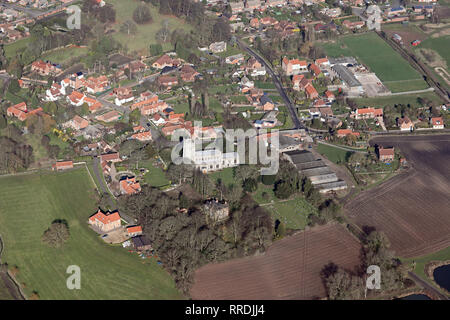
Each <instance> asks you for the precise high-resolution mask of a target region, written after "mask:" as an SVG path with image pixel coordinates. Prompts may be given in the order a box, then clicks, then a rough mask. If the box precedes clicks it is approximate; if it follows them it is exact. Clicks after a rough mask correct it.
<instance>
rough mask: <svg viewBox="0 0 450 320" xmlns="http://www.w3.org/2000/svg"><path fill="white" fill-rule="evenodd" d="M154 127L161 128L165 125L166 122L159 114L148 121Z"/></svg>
mask: <svg viewBox="0 0 450 320" xmlns="http://www.w3.org/2000/svg"><path fill="white" fill-rule="evenodd" d="M150 120H151V121H152V122H153V123H154V124H155V125H156V126H161V125H163V124H165V123H166V120H165V119H164V118H163V117H162V116H161V115H160V114H159V113H155V114H154V115H153V117H152V118H151V119H150Z"/></svg>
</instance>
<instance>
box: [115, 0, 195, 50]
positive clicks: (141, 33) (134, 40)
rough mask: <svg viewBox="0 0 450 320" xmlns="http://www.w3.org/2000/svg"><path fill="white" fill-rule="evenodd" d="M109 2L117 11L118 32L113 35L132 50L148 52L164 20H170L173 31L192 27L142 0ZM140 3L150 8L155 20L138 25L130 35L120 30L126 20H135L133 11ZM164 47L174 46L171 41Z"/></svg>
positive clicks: (116, 27)
mask: <svg viewBox="0 0 450 320" xmlns="http://www.w3.org/2000/svg"><path fill="white" fill-rule="evenodd" d="M108 3H110V4H112V5H113V6H114V9H115V10H116V12H117V15H116V23H115V29H116V30H117V32H116V33H115V34H114V36H113V37H114V38H115V39H116V40H117V41H119V42H121V43H122V44H123V45H126V46H127V47H128V49H129V50H131V51H139V50H144V51H145V52H148V48H149V45H150V44H151V43H156V38H155V36H156V33H157V32H158V30H160V29H161V27H162V22H163V21H164V20H167V21H169V29H170V31H171V32H172V31H174V30H175V29H179V28H181V29H184V30H185V31H189V30H190V28H191V26H190V25H189V24H188V23H186V22H184V21H183V20H181V19H178V18H175V17H173V16H163V15H160V14H159V12H158V9H157V8H155V7H153V6H152V5H149V4H145V3H144V2H141V1H135V0H108ZM140 4H142V5H146V6H147V7H148V8H149V9H150V14H151V16H152V18H153V22H152V23H148V24H144V25H136V26H137V32H136V34H134V35H128V34H126V33H122V32H120V31H119V29H120V26H121V25H122V24H123V23H124V22H125V21H127V20H131V21H133V19H132V16H133V11H134V9H136V8H137V7H138V6H139V5H140ZM163 49H164V50H172V49H173V47H172V45H171V44H170V43H168V44H164V45H163Z"/></svg>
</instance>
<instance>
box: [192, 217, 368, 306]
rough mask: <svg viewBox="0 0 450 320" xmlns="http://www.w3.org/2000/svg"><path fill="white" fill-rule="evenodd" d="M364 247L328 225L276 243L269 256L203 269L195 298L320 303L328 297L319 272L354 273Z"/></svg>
mask: <svg viewBox="0 0 450 320" xmlns="http://www.w3.org/2000/svg"><path fill="white" fill-rule="evenodd" d="M360 249H361V246H360V244H359V242H358V240H357V239H356V238H354V237H353V235H351V234H350V233H349V232H348V231H347V230H346V229H345V227H343V226H341V225H338V224H328V225H324V226H320V227H315V228H312V229H310V230H307V231H302V232H299V233H297V234H295V235H293V236H290V237H286V238H285V239H282V240H280V241H277V242H275V243H274V244H273V245H272V246H270V247H269V249H268V250H267V252H266V253H265V254H264V255H260V256H253V257H248V258H241V259H234V260H230V261H227V262H224V263H219V264H208V265H206V266H203V267H202V268H200V269H198V270H197V272H196V275H195V283H194V285H193V287H192V289H191V297H192V298H193V299H205V300H218V299H221V300H231V299H239V300H240V299H250V300H257V299H260V300H267V299H315V298H324V297H326V290H325V287H324V285H323V282H322V279H321V276H320V273H321V271H322V269H323V268H324V266H325V265H327V264H329V263H330V262H332V263H334V264H336V265H338V266H340V267H342V268H344V269H347V270H351V271H354V270H356V268H357V266H359V264H360Z"/></svg>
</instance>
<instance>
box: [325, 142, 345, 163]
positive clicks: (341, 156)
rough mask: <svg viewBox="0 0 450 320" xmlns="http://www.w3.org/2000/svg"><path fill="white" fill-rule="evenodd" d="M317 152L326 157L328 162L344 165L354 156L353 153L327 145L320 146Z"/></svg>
mask: <svg viewBox="0 0 450 320" xmlns="http://www.w3.org/2000/svg"><path fill="white" fill-rule="evenodd" d="M317 151H318V152H319V153H320V154H321V155H323V156H325V157H326V158H327V159H328V160H330V161H332V162H334V163H336V164H343V163H345V162H346V161H347V159H348V157H350V155H351V154H352V152H351V151H345V150H342V149H339V148H335V147H331V146H328V145H325V144H318V145H317Z"/></svg>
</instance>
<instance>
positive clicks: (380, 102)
mask: <svg viewBox="0 0 450 320" xmlns="http://www.w3.org/2000/svg"><path fill="white" fill-rule="evenodd" d="M419 97H421V98H426V99H429V100H431V101H433V102H434V103H436V104H441V103H442V100H441V98H440V97H439V96H438V95H436V94H435V93H433V92H424V93H417V94H405V95H399V96H386V97H375V98H359V99H355V102H356V103H357V104H358V106H361V107H363V106H367V107H384V106H393V105H395V104H400V103H401V104H405V105H408V104H410V105H411V106H413V107H422V105H421V104H420V103H419V102H418V101H417V98H419Z"/></svg>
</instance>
